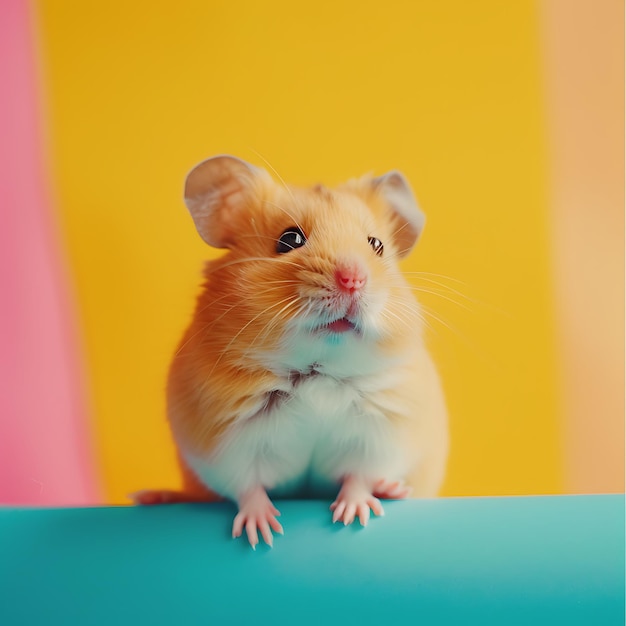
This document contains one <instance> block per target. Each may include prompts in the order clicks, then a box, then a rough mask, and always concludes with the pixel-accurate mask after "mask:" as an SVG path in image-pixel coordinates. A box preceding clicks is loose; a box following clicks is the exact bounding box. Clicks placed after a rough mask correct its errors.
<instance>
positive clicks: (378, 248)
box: [367, 237, 385, 256]
mask: <svg viewBox="0 0 626 626" xmlns="http://www.w3.org/2000/svg"><path fill="white" fill-rule="evenodd" d="M367 242H368V243H369V244H370V246H372V248H373V249H374V252H375V253H376V254H377V256H383V250H384V249H385V247H384V246H383V242H382V241H381V240H380V239H376V237H368V238H367Z"/></svg>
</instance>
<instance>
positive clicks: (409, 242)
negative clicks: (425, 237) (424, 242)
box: [372, 170, 426, 258]
mask: <svg viewBox="0 0 626 626" xmlns="http://www.w3.org/2000/svg"><path fill="white" fill-rule="evenodd" d="M372 185H373V186H374V189H375V190H376V191H377V192H378V193H379V194H380V195H381V196H382V197H383V199H384V200H385V201H386V202H387V204H388V205H389V208H390V209H391V215H392V221H393V229H394V238H395V243H396V247H397V249H398V256H399V257H400V258H402V257H405V256H406V255H407V254H408V253H409V252H410V251H411V249H412V248H413V246H414V245H415V244H416V243H417V240H418V238H419V236H420V233H421V232H422V230H423V228H424V223H425V221H426V216H425V215H424V213H423V212H422V211H421V209H420V208H419V206H418V204H417V201H416V200H415V196H414V195H413V191H411V186H410V185H409V182H408V181H407V179H406V178H405V177H404V175H403V174H401V173H400V172H398V171H397V170H393V171H391V172H388V173H387V174H384V175H383V176H379V177H378V178H374V179H373V180H372Z"/></svg>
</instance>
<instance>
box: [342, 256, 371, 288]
mask: <svg viewBox="0 0 626 626" xmlns="http://www.w3.org/2000/svg"><path fill="white" fill-rule="evenodd" d="M335 281H336V283H337V287H339V289H341V290H342V291H347V292H348V293H356V292H357V291H360V290H361V289H363V287H365V284H366V283H367V272H366V271H365V270H364V269H363V268H362V267H361V266H360V265H359V264H358V263H356V262H352V263H341V264H339V265H337V269H336V271H335Z"/></svg>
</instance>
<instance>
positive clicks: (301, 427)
mask: <svg viewBox="0 0 626 626" xmlns="http://www.w3.org/2000/svg"><path fill="white" fill-rule="evenodd" d="M185 204H186V206H187V208H188V209H189V212H190V213H191V216H192V218H193V221H194V223H195V226H196V229H197V231H198V233H199V234H200V236H201V237H202V239H204V241H205V242H206V243H207V244H208V245H210V246H212V247H214V248H224V249H226V250H227V252H226V254H224V255H223V256H222V257H221V258H218V259H217V260H213V261H210V262H209V263H208V264H207V265H206V269H205V272H204V277H205V282H204V286H203V290H202V293H201V294H200V296H199V297H198V301H197V306H196V309H195V313H194V315H193V319H192V321H191V324H190V326H189V328H188V329H187V331H186V333H185V334H184V336H183V338H182V341H181V342H180V345H179V347H178V350H177V351H176V353H175V356H174V358H173V360H172V363H171V368H170V372H169V379H168V386H167V404H168V420H169V424H170V426H171V431H172V433H173V437H174V440H175V442H176V446H177V449H178V453H179V458H180V462H181V467H182V469H183V476H184V487H183V490H182V491H180V492H174V491H143V492H139V493H137V494H135V495H134V500H135V502H136V503H139V504H155V503H163V502H180V501H200V500H216V499H224V498H225V499H230V500H233V501H234V502H235V503H236V504H237V506H238V513H237V515H236V517H235V519H234V522H233V528H232V534H233V537H238V536H240V535H242V533H243V532H244V530H245V532H246V535H247V538H248V541H249V542H250V544H251V545H252V547H253V548H254V547H255V546H256V545H257V544H258V542H259V538H258V535H259V533H260V534H261V536H262V537H263V540H264V541H265V543H267V544H268V545H270V546H271V545H272V541H273V532H274V533H282V532H283V529H282V526H281V524H280V523H279V521H278V519H277V518H278V516H279V515H280V513H279V511H278V509H277V508H276V507H275V505H274V504H273V502H272V498H273V497H285V496H298V495H301V494H303V493H305V492H306V493H308V494H313V495H315V494H327V493H331V492H332V493H334V494H336V497H335V500H334V502H333V504H332V505H331V507H330V508H331V511H332V519H333V521H334V522H338V521H340V522H343V523H344V524H350V523H352V522H353V521H354V520H355V519H356V518H358V519H359V521H360V523H361V524H362V525H366V524H367V521H368V519H369V517H370V511H371V512H373V513H374V514H375V515H382V514H383V508H382V506H381V503H380V500H379V498H381V497H382V498H385V497H387V498H401V497H406V496H407V495H408V493H409V490H412V494H413V495H414V496H417V497H432V496H435V495H437V493H438V490H439V489H440V486H441V484H442V482H443V478H444V474H445V466H446V459H447V451H448V426H447V414H446V406H445V400H444V396H443V393H442V388H441V384H440V380H439V377H438V374H437V372H436V369H435V367H434V365H433V362H432V360H431V357H430V356H429V353H428V351H427V349H426V346H425V345H424V340H423V336H422V316H421V314H420V308H419V304H418V302H417V301H416V300H415V298H414V296H413V291H412V289H411V287H410V285H409V284H408V283H407V282H406V280H405V279H404V278H403V276H402V274H401V271H400V269H399V267H398V261H399V260H400V259H402V258H403V257H405V256H406V255H407V254H409V252H410V251H411V249H412V248H413V246H414V244H415V243H416V241H417V239H418V237H419V235H420V233H421V231H422V228H423V225H424V215H423V213H422V212H421V210H420V209H419V207H418V205H417V202H416V200H415V198H414V196H413V193H412V191H411V189H410V186H409V184H408V182H407V180H406V179H405V177H404V176H403V175H402V174H401V173H399V172H397V171H392V172H390V173H388V174H385V175H384V176H380V177H372V176H365V177H363V178H361V179H359V180H352V181H349V182H347V183H345V184H343V185H341V186H338V187H337V188H335V189H327V188H326V187H324V186H322V185H317V186H315V187H312V188H298V187H292V186H287V185H285V184H284V183H283V182H282V181H280V182H275V181H274V180H273V179H272V177H271V176H270V175H269V174H268V172H267V171H265V170H264V169H261V168H258V167H256V166H253V165H250V164H248V163H246V162H244V161H242V160H240V159H238V158H235V157H232V156H216V157H213V158H210V159H208V160H206V161H203V162H202V163H200V164H199V165H197V166H196V167H195V168H194V169H193V170H192V171H191V172H190V173H189V175H188V177H187V179H186V184H185Z"/></svg>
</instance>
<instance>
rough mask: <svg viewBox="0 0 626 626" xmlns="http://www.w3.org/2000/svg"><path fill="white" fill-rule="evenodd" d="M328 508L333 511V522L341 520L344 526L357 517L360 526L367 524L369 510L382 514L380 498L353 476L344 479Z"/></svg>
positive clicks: (378, 514)
mask: <svg viewBox="0 0 626 626" xmlns="http://www.w3.org/2000/svg"><path fill="white" fill-rule="evenodd" d="M330 510H331V511H332V512H333V524H334V523H335V522H340V521H341V522H343V523H344V525H346V526H347V525H348V524H352V522H353V521H354V520H355V519H356V518H357V517H358V519H359V522H360V523H361V526H367V522H368V521H369V518H370V511H372V512H373V513H374V515H377V516H380V515H384V510H383V506H382V504H381V503H380V500H379V499H378V498H377V497H376V496H375V495H373V494H372V492H371V490H370V489H369V487H368V486H367V484H366V483H365V482H364V481H361V480H359V479H357V478H355V477H348V478H346V479H345V480H344V482H343V485H342V487H341V490H340V491H339V493H338V494H337V499H336V500H335V501H334V502H333V503H332V504H331V505H330Z"/></svg>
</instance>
